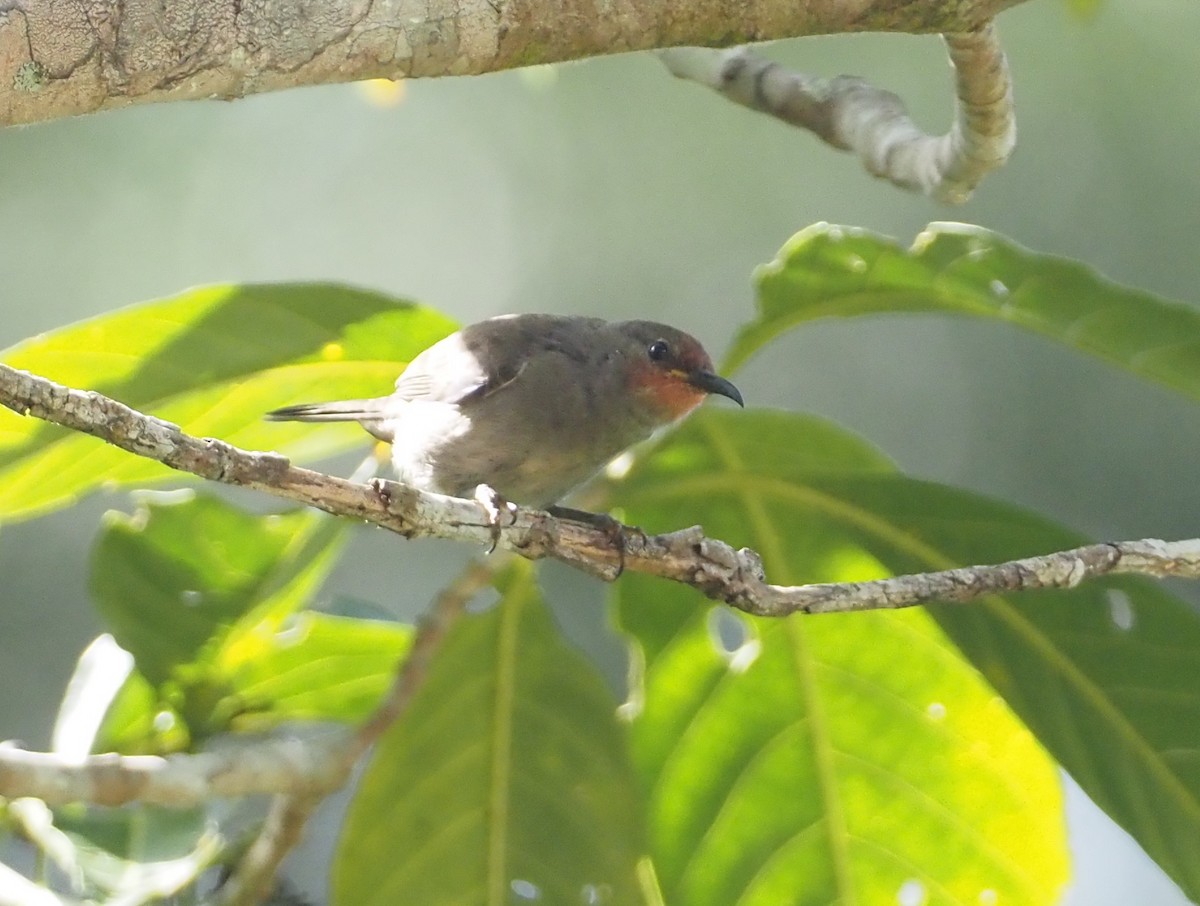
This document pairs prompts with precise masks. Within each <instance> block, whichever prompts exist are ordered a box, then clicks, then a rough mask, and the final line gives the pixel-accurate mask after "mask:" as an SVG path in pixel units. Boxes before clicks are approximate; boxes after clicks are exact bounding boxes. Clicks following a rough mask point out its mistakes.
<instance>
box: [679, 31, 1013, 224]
mask: <svg viewBox="0 0 1200 906" xmlns="http://www.w3.org/2000/svg"><path fill="white" fill-rule="evenodd" d="M943 38H944V39H945V41H946V48H947V50H948V51H949V54H950V63H951V65H952V66H953V68H954V76H955V101H956V103H955V112H954V122H953V125H952V126H951V127H950V131H949V132H947V133H946V134H945V135H939V136H933V135H927V134H926V133H925V132H924V131H922V130H921V129H920V127H918V126H917V124H916V123H914V122H913V120H912V118H911V117H910V116H909V115H908V111H907V110H906V109H905V107H904V102H903V101H901V100H900V98H899V97H897V96H896V95H894V94H892V93H891V92H890V91H884V90H883V89H881V88H875V87H874V86H872V85H870V84H869V83H867V82H866V81H864V80H863V79H860V78H858V77H856V76H838V77H837V78H834V79H823V78H819V77H817V76H811V75H806V74H804V73H800V72H793V71H791V70H788V69H785V68H784V67H783V66H780V65H779V64H778V63H773V62H771V61H770V60H765V59H762V58H761V57H758V56H755V54H754V53H753V52H752V51H751V50H749V49H747V48H746V47H734V48H732V49H729V50H712V49H709V48H703V47H677V48H672V49H670V50H661V51H659V52H658V55H659V58H660V59H661V60H662V62H663V63H664V64H665V65H666V67H667V68H668V69H669V70H671V72H672V73H674V74H675V75H676V76H679V77H680V78H683V79H688V80H691V81H694V82H699V83H700V84H702V85H707V86H708V87H709V88H712V89H713V90H714V91H717V92H719V93H720V94H721V95H722V96H724V97H726V98H728V99H729V100H731V101H734V102H735V103H738V104H741V105H743V106H745V107H749V108H751V109H752V110H757V111H759V112H761V113H767V114H770V115H771V116H774V117H777V118H778V119H781V120H783V121H784V122H786V123H789V124H791V125H793V126H797V127H799V128H801V129H807V130H809V131H810V132H812V133H813V134H814V135H816V136H817V137H818V138H820V139H821V140H822V141H825V142H827V143H828V144H830V145H832V146H833V147H835V148H838V149H840V150H843V151H852V152H854V153H855V154H857V155H858V156H859V158H860V159H861V160H862V162H863V166H865V167H866V169H867V171H868V172H870V173H872V174H873V175H875V176H880V177H883V178H884V179H887V180H890V181H891V182H893V183H895V184H896V185H898V186H901V187H902V188H905V189H911V190H913V191H917V192H921V193H923V194H925V195H930V196H933V197H934V198H937V199H938V200H939V201H945V202H950V203H954V204H959V203H961V202H964V201H966V200H967V199H968V198H970V196H971V192H972V191H974V189H975V187H976V186H977V185H978V184H979V182H980V181H981V180H982V179H983V177H984V176H986V175H987V174H988V173H990V172H991V171H993V170H996V169H999V168H1000V167H1002V166H1003V165H1004V163H1005V162H1006V161H1007V160H1008V158H1009V156H1010V155H1011V154H1012V151H1013V148H1014V146H1015V145H1016V138H1017V127H1016V119H1015V117H1014V114H1013V103H1012V78H1011V76H1010V75H1009V71H1008V62H1007V60H1006V59H1005V56H1004V51H1003V49H1002V48H1001V47H1000V41H999V38H998V37H997V35H996V29H995V26H994V24H993V23H991V22H987V23H985V24H984V25H982V26H981V27H979V28H977V29H975V30H970V31H963V32H955V33H948V34H945V35H943Z"/></svg>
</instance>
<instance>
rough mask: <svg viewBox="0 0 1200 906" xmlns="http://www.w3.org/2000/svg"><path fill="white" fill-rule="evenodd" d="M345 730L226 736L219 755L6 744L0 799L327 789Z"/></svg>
mask: <svg viewBox="0 0 1200 906" xmlns="http://www.w3.org/2000/svg"><path fill="white" fill-rule="evenodd" d="M352 736H353V734H352V732H351V731H349V730H347V729H345V728H341V727H338V728H322V729H321V732H319V733H316V732H314V733H309V734H306V735H305V736H303V737H297V736H296V735H294V734H293V735H291V736H288V737H286V738H285V737H274V736H272V737H270V738H266V739H247V738H245V737H230V738H228V739H227V740H225V739H223V745H222V748H220V749H219V750H216V751H207V752H198V753H195V754H191V755H168V756H165V757H159V756H157V755H93V756H91V757H89V758H84V759H69V758H64V757H63V756H61V755H57V754H51V753H46V752H27V751H25V750H23V749H19V748H16V747H14V746H12V745H9V744H3V745H0V796H3V797H5V798H15V797H18V796H33V797H36V798H38V799H41V800H43V801H44V802H46V803H48V804H49V805H66V804H68V803H71V802H91V803H94V804H96V805H114V806H115V805H125V804H126V803H129V802H146V803H152V804H155V805H166V806H174V807H179V808H182V807H188V806H194V805H198V804H200V803H202V802H204V801H206V800H208V799H210V798H212V797H214V796H222V797H225V796H227V797H239V796H249V795H256V794H261V793H298V792H322V793H326V792H329V791H330V790H332V789H336V788H337V787H338V786H339V785H340V784H341V783H342V780H343V777H344V775H343V774H342V772H341V771H340V757H339V756H340V753H341V752H342V751H344V750H345V749H346V747H347V746H348V745H349V744H350V741H351V739H352Z"/></svg>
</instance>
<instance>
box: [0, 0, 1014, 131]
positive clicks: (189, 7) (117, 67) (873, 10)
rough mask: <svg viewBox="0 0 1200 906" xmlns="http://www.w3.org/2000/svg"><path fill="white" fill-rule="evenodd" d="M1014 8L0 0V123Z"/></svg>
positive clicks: (922, 22)
mask: <svg viewBox="0 0 1200 906" xmlns="http://www.w3.org/2000/svg"><path fill="white" fill-rule="evenodd" d="M1017 2H1021V0H804V2H799V0H740V2H736V3H735V2H733V0H642V2H640V3H638V2H631V0H453V2H451V0H170V2H165V3H164V2H162V0H79V2H66V0H0V125H9V124H16V123H31V122H35V121H38V120H47V119H54V118H56V117H62V116H70V115H74V114H80V113H90V112H93V111H97V110H106V109H112V108H116V107H123V106H126V105H129V104H135V103H149V102H156V101H171V100H189V99H197V98H227V99H230V98H238V97H243V96H245V95H249V94H255V93H257V92H262V91H274V90H278V89H281V88H293V87H297V86H301V85H316V84H323V83H329V82H345V81H353V80H357V79H367V78H380V77H382V78H392V79H396V78H415V77H435V76H445V75H469V74H477V73H484V72H491V71H495V70H501V69H509V68H513V67H518V66H527V65H530V64H534V63H554V62H560V61H563V60H574V59H579V58H583V57H591V56H599V55H602V54H609V53H620V52H625V51H637V50H650V49H654V48H662V47H674V46H684V45H699V46H710V47H721V46H729V45H735V44H744V43H750V42H757V41H767V40H772V39H777V38H789V37H796V36H800V35H815V34H829V33H834V32H856V31H896V32H908V33H923V32H943V33H944V32H962V31H970V30H973V29H976V28H978V27H979V26H981V25H982V24H983V23H984V22H986V21H987V20H988V19H990V18H992V17H993V16H995V15H996V14H997V13H998V12H1000V11H1001V10H1003V9H1005V8H1007V7H1009V6H1012V5H1014V4H1015V3H1017Z"/></svg>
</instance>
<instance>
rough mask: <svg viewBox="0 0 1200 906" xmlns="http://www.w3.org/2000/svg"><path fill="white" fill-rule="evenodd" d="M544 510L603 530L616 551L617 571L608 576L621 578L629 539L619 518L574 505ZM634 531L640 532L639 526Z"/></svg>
mask: <svg viewBox="0 0 1200 906" xmlns="http://www.w3.org/2000/svg"><path fill="white" fill-rule="evenodd" d="M546 512H547V513H549V514H550V515H551V516H554V517H556V518H558V519H570V520H571V521H572V522H581V523H583V524H584V525H590V526H591V527H592V528H595V529H599V530H600V531H602V532H604V534H605V536H606V537H607V538H608V542H609V544H611V545H612V546H613V547H614V548H616V551H617V571H616V572H615V573H613V574H612V575H611V576H609V577H608V579H609V581H610V582H615V581H616V580H617V579H619V578H621V573H623V572H625V551H626V549H627V548H628V546H629V539H628V538H627V537H626V535H625V532H626V528H625V526H624V525H623V524H622V523H621V521H620V520H618V519H614V518H613V517H612V516H610V515H608V513H593V512H590V511H589V510H577V509H575V508H574V507H569V506H558V505H554V506H551V507H547V508H546ZM634 531H636V532H641V531H642V530H641V529H640V528H635V529H634Z"/></svg>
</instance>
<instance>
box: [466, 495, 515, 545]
mask: <svg viewBox="0 0 1200 906" xmlns="http://www.w3.org/2000/svg"><path fill="white" fill-rule="evenodd" d="M472 499H473V500H474V501H475V502H476V503H477V504H479V506H480V507H481V508H482V509H483V514H484V516H486V517H487V521H488V527H489V528H490V529H491V532H492V546H491V547H489V548H488V549H487V552H488V553H489V554H490V553H492V552H493V551H494V550H495V549H496V545H498V544H499V543H500V529H502V528H503V527H504V524H505V523H504V517H505V516H507V517H508V525H512V524H513V523H515V522H516V521H517V505H516V504H515V503H509V502H508V501H507V500H505V499H504V497H503V495H501V493H500V492H499V491H497V490H496V489H495V488H493V487H492V486H491V485H487V484H481V485H477V486H476V488H475V494H474V495H473V496H472Z"/></svg>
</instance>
